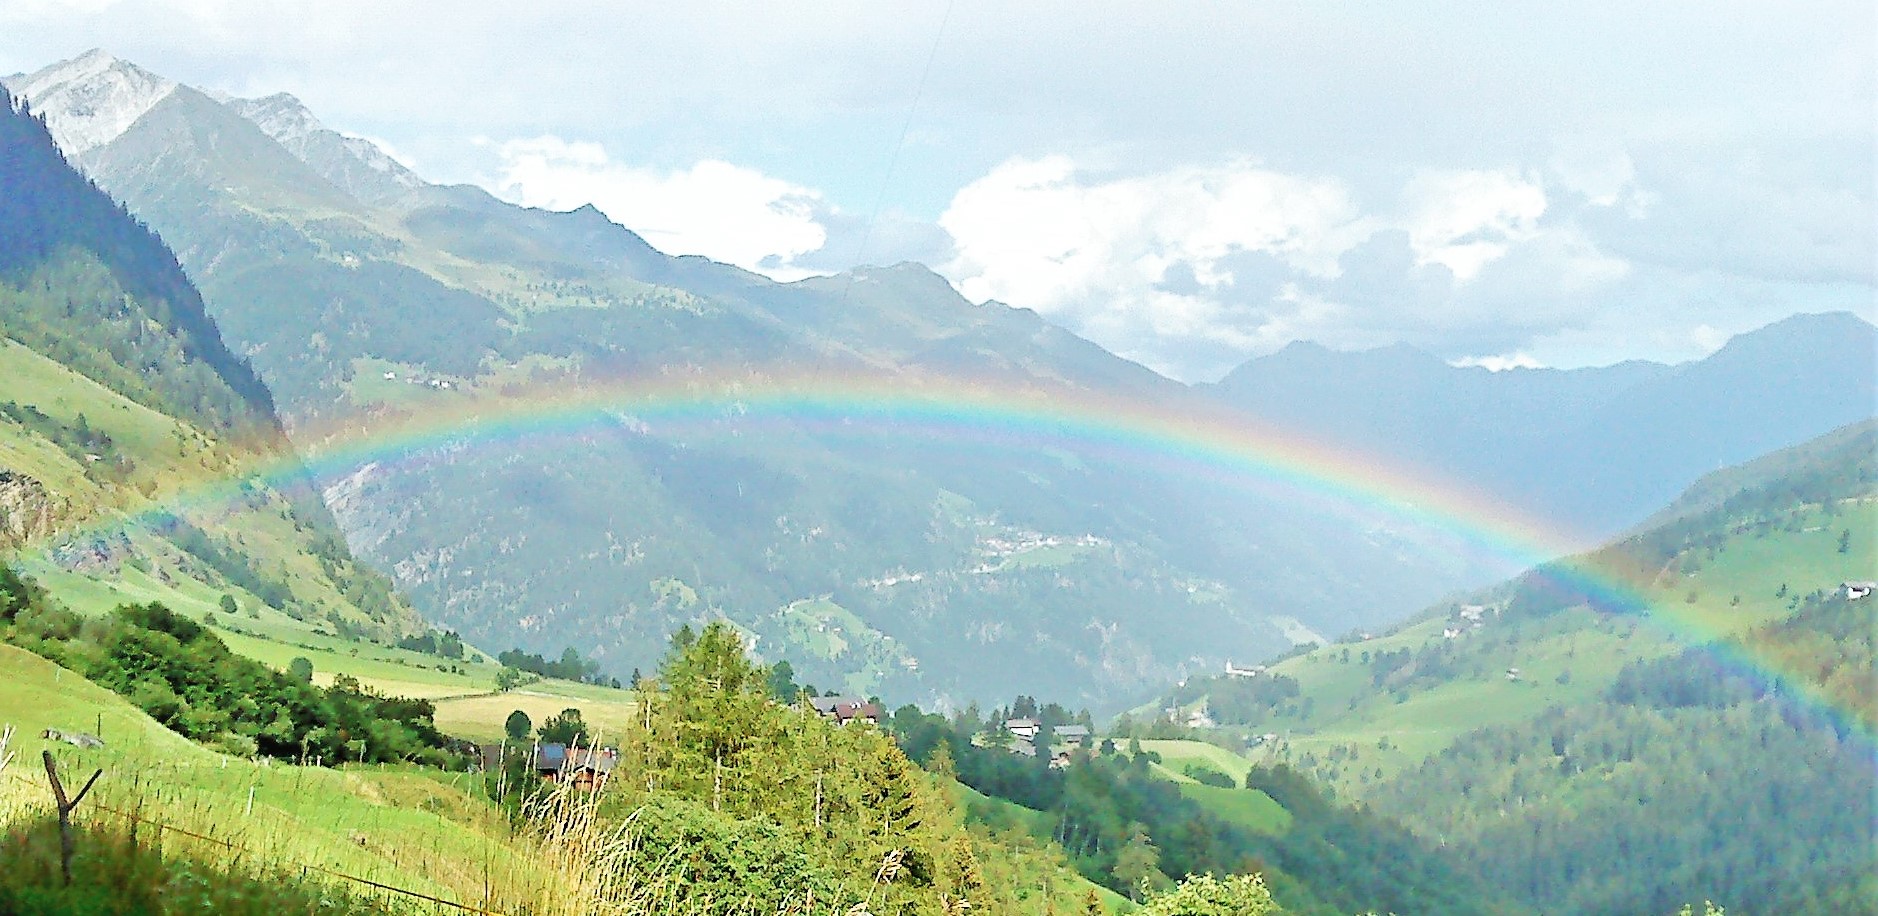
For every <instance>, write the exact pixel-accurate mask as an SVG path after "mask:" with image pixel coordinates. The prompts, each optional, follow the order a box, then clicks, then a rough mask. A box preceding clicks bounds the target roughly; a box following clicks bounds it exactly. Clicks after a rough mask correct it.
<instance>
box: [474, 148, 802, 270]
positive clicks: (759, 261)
mask: <svg viewBox="0 0 1878 916" xmlns="http://www.w3.org/2000/svg"><path fill="white" fill-rule="evenodd" d="M498 153H499V155H500V157H501V166H500V173H499V174H498V175H497V176H496V177H495V178H494V179H492V180H491V182H490V184H491V185H492V186H493V187H494V189H495V191H496V193H497V194H499V195H500V196H502V197H505V198H507V199H509V200H511V201H514V202H516V203H519V204H523V205H525V206H530V207H544V208H548V209H554V210H568V209H573V208H575V207H579V206H582V205H585V204H593V205H594V206H595V207H597V208H599V209H600V211H601V212H603V213H605V214H606V215H607V216H608V217H610V218H611V219H612V220H613V221H614V222H617V223H619V224H620V225H622V226H625V227H626V228H628V229H631V230H633V231H634V232H637V233H639V234H640V235H641V236H643V237H644V238H645V239H646V241H648V242H650V243H651V244H652V245H653V246H654V247H656V248H658V249H659V250H660V251H664V252H666V253H667V254H697V255H703V256H705V257H708V258H711V259H713V260H717V261H723V262H725V263H728V264H735V265H737V266H738V267H742V268H744V269H746V270H753V271H756V272H758V273H762V274H766V275H768V276H770V277H772V278H774V279H777V280H784V281H790V280H800V279H802V278H803V277H808V276H814V275H816V274H818V273H821V271H815V270H809V269H806V268H803V267H801V266H799V265H797V264H796V263H795V262H796V260H797V259H798V258H800V257H802V256H803V255H806V254H810V253H812V252H815V251H817V250H819V249H821V248H822V246H823V245H824V244H825V243H826V242H827V241H828V231H827V229H826V228H825V227H824V226H823V225H822V223H821V222H820V220H819V219H818V210H819V209H820V208H822V207H823V206H824V205H823V203H822V201H821V195H820V194H819V193H817V192H816V191H814V190H812V189H810V188H805V187H802V186H800V185H795V184H791V183H789V182H787V181H783V180H782V179H779V178H772V177H770V176H768V175H764V174H763V173H761V172H758V171H755V170H753V169H749V168H744V167H742V166H738V165H733V164H731V163H728V162H723V161H720V160H715V159H706V160H703V161H701V162H698V163H697V164H695V165H693V166H691V167H690V168H688V169H681V170H676V171H660V170H656V169H648V168H640V167H636V166H630V165H626V164H623V163H619V162H615V161H613V160H612V158H611V157H609V156H608V155H607V152H606V150H605V149H604V148H602V147H601V146H600V145H599V144H597V143H581V142H569V141H567V140H563V139H561V138H559V137H554V136H541V137H534V138H531V139H526V140H511V141H509V142H506V143H503V144H501V146H500V147H499V148H498Z"/></svg>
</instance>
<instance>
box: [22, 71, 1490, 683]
mask: <svg viewBox="0 0 1878 916" xmlns="http://www.w3.org/2000/svg"><path fill="white" fill-rule="evenodd" d="M110 74H117V76H110ZM114 80H115V82H114ZM11 84H12V85H15V86H16V87H27V88H30V89H31V90H32V91H34V92H38V93H40V94H41V95H42V96H44V97H46V98H49V99H55V100H56V99H64V98H67V97H68V96H69V95H71V94H75V93H78V90H76V89H73V88H71V87H74V86H82V87H91V88H94V89H95V90H96V91H95V92H90V89H88V90H87V92H90V94H87V95H85V97H86V98H97V97H102V98H105V99H107V101H106V102H100V103H97V104H92V105H90V106H89V107H83V106H73V105H61V106H59V107H57V108H56V110H54V111H52V112H50V114H49V116H50V117H51V118H52V123H53V127H54V129H55V132H61V131H63V132H64V133H65V134H67V135H69V136H71V137H72V138H74V139H73V141H72V142H73V143H74V144H75V145H82V146H83V147H84V148H83V151H82V152H81V153H79V154H78V155H77V156H76V159H77V161H78V163H79V164H80V166H81V167H82V168H84V169H85V170H86V171H87V172H88V173H89V174H90V175H92V176H93V177H94V178H96V179H97V180H98V181H99V182H100V183H101V184H102V185H104V186H105V187H106V188H108V189H110V190H111V191H113V192H114V193H117V194H119V195H121V196H122V197H123V198H124V199H126V200H127V201H129V202H130V204H131V206H132V207H133V209H134V211H135V212H136V213H137V214H138V215H139V216H140V217H141V218H143V219H145V220H147V221H148V222H149V223H150V224H151V225H153V226H155V227H157V228H158V229H159V230H160V231H161V232H162V233H163V234H164V237H165V238H166V239H167V240H169V241H170V242H171V243H172V244H173V245H175V246H176V248H177V250H178V252H179V254H180V256H181V259H182V261H183V263H184V264H185V266H187V267H188V268H189V269H190V270H191V271H192V273H193V275H194V276H195V278H196V279H197V280H198V282H199V283H201V284H202V288H203V290H204V291H205V295H206V299H207V302H208V305H209V309H210V311H211V313H212V314H214V315H215V317H216V320H217V321H218V322H219V323H220V325H221V327H222V328H223V330H224V332H225V333H226V334H227V335H228V336H229V339H230V340H232V341H234V342H235V346H236V348H237V349H238V350H239V351H240V352H241V353H242V354H244V355H245V356H247V357H248V358H250V359H251V360H252V361H253V364H254V365H255V366H256V367H257V369H258V371H259V372H260V374H261V375H262V377H263V378H265V379H266V380H267V382H268V384H269V385H270V386H272V388H273V390H274V391H275V393H276V395H277V396H278V398H279V399H280V402H281V404H282V405H283V413H284V415H285V418H286V421H287V424H288V426H289V429H290V430H291V431H292V433H293V434H294V435H295V436H296V437H297V440H298V442H299V443H300V445H301V446H302V447H304V448H306V449H308V450H309V451H310V452H312V453H315V454H319V453H337V454H340V455H343V456H346V457H345V458H344V459H343V466H340V467H335V468H334V472H335V473H334V477H333V478H332V479H331V480H330V481H329V484H330V485H329V487H328V489H327V491H326V497H327V501H328V503H329V504H330V505H331V506H333V508H334V509H335V511H336V513H337V515H338V517H339V519H340V521H341V523H342V525H343V526H344V528H345V530H346V532H347V537H348V539H349V541H350V543H351V544H352V545H353V547H354V548H355V549H356V550H358V551H359V552H360V553H361V554H362V555H364V556H366V557H368V558H369V559H371V560H372V561H373V562H375V563H376V564H378V565H379V566H380V568H383V569H385V570H388V571H390V572H391V573H392V574H393V575H394V577H395V578H396V579H397V581H398V583H399V585H400V586H401V587H402V588H403V589H404V590H405V591H406V592H407V593H408V594H410V595H411V596H412V598H413V600H414V601H415V602H417V603H418V605H419V606H420V607H422V608H423V609H424V611H425V613H426V614H427V615H428V616H430V617H431V619H433V620H434V621H436V622H438V623H440V624H448V625H450V626H452V627H454V628H457V629H459V630H460V631H462V632H463V633H464V635H465V636H466V637H468V638H471V639H473V640H479V641H481V642H484V643H486V644H494V645H521V646H523V647H525V648H528V649H530V650H533V651H539V652H545V653H549V654H555V653H558V652H559V651H560V650H561V649H562V648H563V647H564V646H566V645H569V644H579V645H583V646H589V647H592V651H593V652H594V653H595V654H597V656H598V657H599V658H600V659H601V660H602V661H603V662H604V663H605V664H606V665H607V666H608V668H609V670H610V671H611V672H612V673H614V674H616V675H619V676H624V674H625V672H627V671H629V670H630V669H631V668H633V667H643V666H646V665H649V664H650V663H651V662H652V660H653V653H654V652H655V647H656V646H657V645H658V644H659V640H660V637H661V635H662V634H664V633H666V632H669V631H670V630H672V629H673V628H674V627H676V626H677V625H679V624H680V623H683V622H687V621H689V622H701V621H704V620H708V619H713V618H717V617H720V616H721V617H727V618H729V619H731V620H733V621H734V622H736V624H737V625H738V626H739V627H740V628H742V629H744V630H745V631H746V633H748V634H749V635H750V636H751V637H752V638H754V639H756V640H758V642H757V646H758V651H759V652H761V653H762V654H764V655H765V657H771V658H776V657H788V658H790V659H792V660H793V661H794V662H795V663H796V664H797V665H798V666H800V667H801V668H802V670H803V671H804V674H805V676H809V677H812V678H813V679H814V680H816V681H817V682H818V683H841V684H843V685H844V686H845V687H847V688H848V689H851V690H854V691H858V692H893V693H896V694H898V695H904V696H918V697H922V698H927V699H936V698H940V697H948V696H949V697H957V698H963V697H964V695H965V694H966V693H968V692H969V693H973V694H975V693H977V692H980V691H985V692H991V693H999V694H1002V693H1011V692H1017V691H1030V692H1048V693H1052V694H1053V695H1059V696H1063V697H1065V698H1069V697H1077V698H1079V701H1087V702H1091V703H1107V704H1115V703H1117V702H1118V701H1119V700H1120V699H1121V698H1122V697H1126V696H1130V695H1138V693H1139V692H1141V691H1144V690H1146V689H1149V688H1150V685H1153V684H1155V683H1159V682H1162V681H1163V680H1164V679H1165V678H1167V677H1170V676H1174V675H1177V674H1178V673H1179V671H1180V670H1182V668H1183V667H1185V666H1186V665H1187V664H1189V663H1197V664H1201V665H1211V664H1214V663H1216V662H1217V661H1219V660H1221V659H1223V658H1225V657H1246V656H1252V655H1259V654H1265V653H1269V652H1274V651H1278V650H1281V649H1283V648H1285V647H1286V646H1288V645H1290V644H1291V642H1292V638H1291V637H1292V636H1294V635H1302V634H1304V633H1307V632H1309V631H1311V630H1316V631H1320V632H1338V631H1341V630H1344V629H1347V628H1349V627H1350V626H1354V625H1357V624H1359V623H1367V622H1373V621H1376V620H1380V619H1387V618H1389V617H1391V616H1392V615H1397V614H1400V613H1405V612H1407V611H1409V610H1411V609H1413V608H1414V607H1416V606H1419V605H1420V604H1423V603H1425V602H1426V601H1427V600H1430V599H1431V598H1433V597H1434V596H1436V595H1439V594H1441V593H1444V592H1445V591H1447V590H1450V589H1452V588H1453V587H1455V586H1457V585H1461V584H1466V583H1479V582H1484V581H1490V580H1491V578H1493V577H1495V576H1497V575H1501V574H1504V573H1505V572H1508V571H1509V570H1507V569H1505V568H1504V567H1502V566H1500V565H1498V563H1497V561H1495V560H1493V559H1492V558H1483V557H1481V556H1480V555H1479V554H1478V553H1473V552H1469V551H1466V550H1460V549H1456V546H1455V544H1454V543H1453V541H1452V539H1451V537H1449V536H1448V535H1447V534H1445V533H1443V532H1441V531H1439V530H1436V529H1431V528H1428V527H1426V526H1422V525H1420V524H1418V523H1414V522H1410V521H1406V520H1405V519H1404V518H1403V517H1401V516H1400V515H1396V514H1392V513H1390V512H1387V511H1379V510H1378V509H1377V508H1376V507H1375V506H1374V505H1371V504H1358V503H1348V502H1346V503H1340V504H1336V505H1333V506H1332V511H1330V512H1326V511H1324V505H1323V498H1322V495H1321V494H1322V492H1323V488H1321V487H1320V488H1316V489H1313V488H1312V487H1311V486H1310V485H1308V484H1307V485H1305V486H1304V487H1302V488H1296V487H1285V486H1273V485H1272V484H1271V483H1270V481H1269V479H1267V478H1265V477H1263V476H1262V475H1260V474H1259V473H1257V472H1256V471H1251V470H1247V469H1246V468H1248V467H1251V466H1256V464H1257V463H1258V462H1259V461H1261V460H1264V459H1265V457H1267V456H1264V455H1260V454H1256V453H1251V452H1248V453H1246V454H1242V455H1233V456H1231V459H1230V460H1225V459H1221V460H1225V464H1224V465H1211V466H1209V465H1207V464H1206V463H1205V462H1204V461H1202V462H1201V463H1200V464H1199V466H1193V465H1191V464H1190V463H1188V461H1189V460H1188V459H1187V458H1186V457H1184V456H1185V455H1186V454H1187V453H1186V452H1183V451H1182V448H1181V445H1180V443H1178V442H1176V441H1170V440H1168V439H1166V438H1165V434H1162V433H1157V432H1156V430H1155V429H1154V428H1153V424H1154V423H1155V422H1158V421H1159V418H1162V417H1176V416H1180V415H1182V414H1184V413H1186V412H1188V411H1199V412H1202V413H1204V412H1205V411H1207V410H1210V409H1211V408H1210V407H1209V406H1208V405H1206V404H1204V403H1203V400H1202V399H1200V398H1197V397H1195V396H1194V395H1193V393H1192V392H1190V391H1189V390H1188V389H1187V388H1185V387H1184V386H1181V385H1179V384H1176V383H1174V382H1171V381H1169V380H1167V379H1164V378H1161V377H1159V376H1156V375H1155V374H1153V373H1152V372H1149V371H1148V370H1146V369H1144V368H1142V367H1140V366H1137V365H1135V364H1132V363H1129V362H1126V361H1124V360H1121V359H1119V358H1116V357H1114V356H1113V355H1111V354H1109V353H1107V352H1105V351H1103V350H1101V349H1100V348H1099V347H1096V346H1095V345H1093V344H1090V343H1089V342H1087V341H1084V340H1081V339H1079V338H1077V337H1075V336H1074V335H1071V334H1069V333H1068V332H1065V331H1063V330H1062V329H1060V328H1056V327H1053V326H1051V325H1050V324H1048V323H1047V322H1045V321H1043V320H1042V319H1041V318H1039V317H1038V316H1037V315H1035V314H1034V313H1030V312H1027V311H1023V310H1018V309H1011V308H1008V307H1006V306H1003V305H1000V304H997V303H986V304H982V305H981V304H973V303H970V302H967V301H965V300H964V299H963V298H961V297H960V296H959V295H958V294H957V293H956V292H954V291H953V290H952V289H951V288H950V287H949V286H948V285H947V284H946V283H945V282H944V281H943V280H942V279H941V278H939V277H938V276H936V275H934V274H933V273H932V272H930V271H928V270H926V269H924V268H922V267H919V266H917V265H899V266H895V267H887V268H865V269H862V270H858V271H855V272H853V273H852V274H848V275H843V276H838V277H831V278H825V279H816V280H808V281H804V282H800V283H793V284H780V283H775V282H772V281H770V280H768V279H766V278H763V277H760V276H757V275H754V274H750V273H747V272H744V271H741V270H737V269H735V268H732V267H728V266H725V265H721V264H714V263H711V262H709V261H706V260H704V259H701V258H695V257H681V258H672V257H667V256H665V255H663V254H661V253H659V252H657V251H655V250H653V249H652V248H651V247H650V246H648V245H646V243H645V242H644V241H643V240H641V239H640V238H638V237H637V236H635V235H633V234H632V233H631V232H628V231H627V230H625V229H624V228H622V227H620V226H618V225H615V224H613V223H611V222H609V221H607V220H606V219H605V218H604V217H603V216H602V215H601V214H600V213H599V212H598V211H596V210H594V209H592V208H582V209H579V210H575V211H573V212H570V213H548V212H542V211H534V210H526V209H522V208H518V207H514V206H511V205H509V204H505V203H502V202H499V201H497V200H495V199H493V198H491V197H490V196H488V195H487V194H485V193H484V192H482V191H480V190H477V189H474V188H467V187H455V188H447V187H437V186H432V185H427V184H424V183H422V182H421V181H416V180H415V178H414V177H413V176H411V175H410V174H409V173H408V172H405V171H404V170H403V169H402V168H401V167H397V166H396V164H395V163H393V162H391V161H390V160H389V159H388V158H386V157H384V156H383V154H382V153H379V152H378V151H376V150H375V149H372V148H371V147H370V145H369V144H365V143H363V141H355V140H348V139H347V138H344V137H342V136H340V135H339V134H337V133H334V132H332V131H330V130H327V129H325V128H324V127H322V126H320V125H319V124H318V122H317V121H316V120H314V119H313V117H312V115H311V114H310V113H308V112H306V111H305V109H304V108H302V107H300V106H299V105H298V103H297V102H295V101H293V100H292V99H291V98H288V97H280V96H275V97H270V98H267V99H261V100H252V101H243V100H231V101H227V102H222V101H218V100H217V99H215V98H212V97H210V96H209V95H207V94H204V93H201V92H198V91H196V90H194V89H191V88H190V87H187V86H174V85H173V84H169V83H167V82H166V81H164V80H162V79H161V78H160V77H155V76H153V75H150V74H147V72H145V71H141V70H138V69H137V68H135V67H134V66H133V65H130V64H128V63H125V62H122V61H112V60H110V59H109V58H108V56H102V55H92V56H88V57H87V58H85V59H84V60H82V61H75V62H67V63H65V64H61V65H56V66H54V67H51V68H48V69H47V70H46V71H43V72H41V73H39V74H35V75H32V76H30V77H19V78H14V79H13V80H11ZM147 84H148V85H165V86H169V87H170V88H169V89H167V91H165V92H163V93H162V94H161V95H160V97H157V98H154V100H152V99H151V98H150V97H149V96H150V94H148V93H146V94H133V95H131V96H125V97H124V98H123V99H122V104H121V105H120V104H117V102H116V101H112V100H117V99H118V98H119V97H118V96H116V95H113V94H112V92H113V90H112V87H113V86H117V85H126V86H131V85H136V86H141V85H147ZM61 93H66V94H65V95H62V94H61ZM78 94H82V93H78ZM133 102H134V103H135V104H131V103H133ZM114 106H115V107H114ZM107 115H115V117H107ZM120 121H122V122H124V123H122V124H121V125H120V124H119V122H120ZM107 122H108V123H107ZM81 141H82V142H81ZM446 386H447V387H446ZM674 391H677V392H682V394H678V395H670V397H677V398H679V399H680V400H686V401H687V404H688V405H689V406H686V407H684V408H683V409H679V410H676V414H677V415H667V416H664V417H661V416H659V415H657V414H656V413H653V412H648V411H647V410H646V407H647V406H648V405H647V404H646V397H647V395H646V392H655V393H659V392H664V393H670V392H674ZM668 399H669V398H668ZM805 399H806V400H809V401H814V402H815V403H814V405H813V406H809V407H805V406H803V404H804V400H805ZM909 403H912V404H916V405H917V409H912V410H907V409H903V408H906V407H907V406H908V405H909ZM763 405H768V406H767V407H764V406H763ZM751 411H754V413H751ZM642 414H644V415H642ZM1130 418H1132V419H1130ZM1131 423H1132V424H1134V425H1132V426H1131V425H1129V424H1131ZM544 427H545V428H544ZM413 430H415V431H416V432H413ZM1219 435H1220V436H1221V437H1222V440H1221V441H1223V442H1229V441H1231V435H1230V431H1229V430H1223V431H1221V432H1220V433H1219ZM1157 436H1160V437H1161V438H1157ZM1232 448H1233V446H1230V445H1227V446H1222V447H1221V449H1222V452H1223V453H1230V452H1231V450H1232ZM1379 460H1380V459H1379ZM1234 461H1237V462H1240V463H1239V464H1233V462H1234ZM1382 463H1386V461H1383V462H1382Z"/></svg>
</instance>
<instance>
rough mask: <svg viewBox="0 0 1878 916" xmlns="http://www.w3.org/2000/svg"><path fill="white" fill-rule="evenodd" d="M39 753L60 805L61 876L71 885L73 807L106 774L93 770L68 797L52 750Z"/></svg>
mask: <svg viewBox="0 0 1878 916" xmlns="http://www.w3.org/2000/svg"><path fill="white" fill-rule="evenodd" d="M39 753H40V758H41V759H42V760H44V761H45V764H46V779H47V780H48V781H50V782H51V783H52V798H53V800H54V801H56V802H58V805H59V876H60V877H62V878H64V879H65V884H66V885H67V886H68V887H69V886H70V885H71V883H72V845H73V840H72V809H73V808H76V807H78V803H79V802H81V801H84V800H85V793H87V792H90V791H91V787H92V786H93V785H94V784H96V783H97V781H98V777H100V776H103V775H104V771H103V770H97V771H95V772H93V773H92V774H91V778H90V779H87V780H85V787H84V788H82V789H79V790H78V794H77V795H74V796H72V797H71V798H70V799H67V798H66V797H65V784H64V783H62V782H60V781H59V765H58V764H57V763H55V762H53V760H52V752H51V751H50V750H46V751H40V752H39Z"/></svg>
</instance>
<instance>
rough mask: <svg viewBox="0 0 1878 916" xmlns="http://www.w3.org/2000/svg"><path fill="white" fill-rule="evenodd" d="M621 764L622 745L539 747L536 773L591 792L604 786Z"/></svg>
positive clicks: (546, 779)
mask: <svg viewBox="0 0 1878 916" xmlns="http://www.w3.org/2000/svg"><path fill="white" fill-rule="evenodd" d="M618 765H619V749H618V748H611V747H599V748H595V747H568V746H567V745H565V744H538V745H536V746H535V775H537V776H540V777H541V778H542V780H543V781H545V782H559V783H566V784H569V785H572V786H573V787H574V788H576V789H581V790H584V791H588V792H592V791H594V790H595V789H598V788H600V787H601V786H604V785H605V784H606V780H607V777H609V776H612V775H613V768H614V767H616V766H618Z"/></svg>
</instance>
